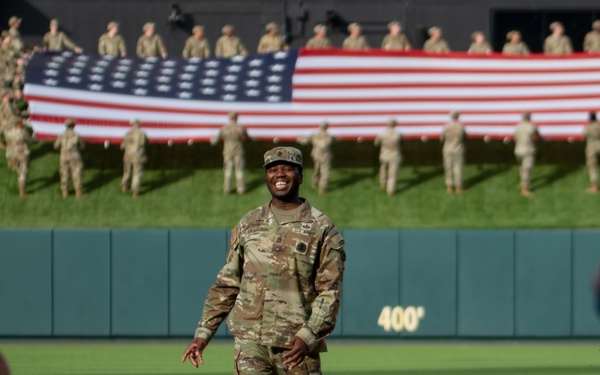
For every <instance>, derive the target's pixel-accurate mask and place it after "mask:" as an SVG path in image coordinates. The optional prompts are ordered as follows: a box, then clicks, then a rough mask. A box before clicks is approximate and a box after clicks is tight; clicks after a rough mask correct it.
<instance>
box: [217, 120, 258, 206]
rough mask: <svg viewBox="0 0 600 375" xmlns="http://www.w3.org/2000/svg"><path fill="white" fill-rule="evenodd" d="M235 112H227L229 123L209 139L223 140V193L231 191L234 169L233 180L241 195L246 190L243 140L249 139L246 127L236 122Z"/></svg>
mask: <svg viewBox="0 0 600 375" xmlns="http://www.w3.org/2000/svg"><path fill="white" fill-rule="evenodd" d="M237 119H238V114H237V112H231V113H230V114H229V123H227V124H225V125H224V126H223V127H222V128H221V130H219V133H218V134H217V136H216V137H215V138H213V139H212V140H211V142H210V143H211V144H212V145H216V144H217V143H219V141H221V140H223V172H224V175H225V179H224V181H223V194H225V195H227V194H229V193H230V192H231V175H232V174H233V172H234V170H235V181H236V187H237V193H238V194H239V195H243V194H244V193H245V192H246V186H245V180H244V168H245V164H246V160H245V157H244V141H245V140H249V139H251V138H250V137H249V136H248V133H247V132H246V129H245V128H244V127H243V126H241V125H239V124H238V122H237Z"/></svg>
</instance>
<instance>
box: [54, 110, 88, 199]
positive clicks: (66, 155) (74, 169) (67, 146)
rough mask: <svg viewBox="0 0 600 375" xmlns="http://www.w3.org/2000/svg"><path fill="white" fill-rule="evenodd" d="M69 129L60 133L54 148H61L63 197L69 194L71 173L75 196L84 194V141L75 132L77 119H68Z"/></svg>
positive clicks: (61, 186)
mask: <svg viewBox="0 0 600 375" xmlns="http://www.w3.org/2000/svg"><path fill="white" fill-rule="evenodd" d="M65 125H66V126H67V130H66V131H65V132H64V133H62V134H60V135H59V136H58V137H57V138H56V141H55V142H54V148H55V149H57V150H58V149H59V148H60V190H61V192H62V196H63V198H66V197H67V196H68V195H69V174H70V175H71V178H72V180H73V186H74V187H75V197H77V198H79V197H81V196H82V195H83V191H82V189H81V175H82V173H83V162H82V160H81V154H80V153H79V151H81V150H83V147H84V143H83V140H82V139H81V137H80V136H79V134H77V133H75V120H73V119H66V120H65Z"/></svg>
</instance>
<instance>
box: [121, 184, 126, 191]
mask: <svg viewBox="0 0 600 375" xmlns="http://www.w3.org/2000/svg"><path fill="white" fill-rule="evenodd" d="M121 192H122V193H127V185H125V184H123V185H121Z"/></svg>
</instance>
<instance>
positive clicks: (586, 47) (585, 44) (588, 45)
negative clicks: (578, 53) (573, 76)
mask: <svg viewBox="0 0 600 375" xmlns="http://www.w3.org/2000/svg"><path fill="white" fill-rule="evenodd" d="M590 37H591V35H590V33H587V34H586V35H585V38H584V39H583V51H584V52H590V49H592V40H591V38H590Z"/></svg>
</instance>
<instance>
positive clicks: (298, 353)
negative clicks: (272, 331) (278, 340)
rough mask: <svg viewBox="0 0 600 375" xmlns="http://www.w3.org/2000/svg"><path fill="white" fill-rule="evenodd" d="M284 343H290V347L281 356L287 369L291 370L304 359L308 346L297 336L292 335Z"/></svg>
mask: <svg viewBox="0 0 600 375" xmlns="http://www.w3.org/2000/svg"><path fill="white" fill-rule="evenodd" d="M286 345H291V346H292V349H291V350H290V351H289V352H287V353H285V354H284V355H283V358H284V359H285V360H284V361H283V364H284V365H285V366H289V367H288V369H289V370H291V369H293V368H294V367H296V366H298V365H299V364H301V363H302V361H304V358H305V357H306V353H308V346H307V345H306V343H305V342H304V340H302V339H301V338H300V337H298V336H294V337H292V339H291V340H290V341H289V342H287V343H286Z"/></svg>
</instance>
